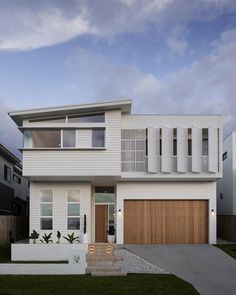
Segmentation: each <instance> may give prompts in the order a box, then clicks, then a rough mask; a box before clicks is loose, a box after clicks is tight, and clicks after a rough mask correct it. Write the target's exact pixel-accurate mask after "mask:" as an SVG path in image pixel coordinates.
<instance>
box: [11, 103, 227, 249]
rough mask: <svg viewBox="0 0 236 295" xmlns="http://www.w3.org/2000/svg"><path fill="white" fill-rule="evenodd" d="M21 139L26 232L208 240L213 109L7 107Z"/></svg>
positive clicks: (215, 163) (215, 167)
mask: <svg viewBox="0 0 236 295" xmlns="http://www.w3.org/2000/svg"><path fill="white" fill-rule="evenodd" d="M9 115H10V116H11V118H12V119H13V120H14V121H15V123H16V124H17V125H18V128H19V129H20V130H21V131H22V133H23V136H24V145H23V148H22V153H23V175H24V176H26V177H27V178H28V179H29V180H30V231H32V230H33V229H35V230H37V231H38V232H40V233H41V234H43V233H48V232H53V236H54V237H55V236H56V232H57V230H59V231H60V232H61V233H62V234H63V235H66V234H67V233H72V232H75V234H78V235H79V236H80V237H81V240H82V238H83V230H84V215H86V223H87V224H86V232H87V236H88V242H106V241H107V230H109V229H110V230H112V229H113V228H115V229H116V242H117V243H118V244H124V243H215V242H216V180H217V179H219V178H221V176H222V167H221V148H222V144H221V142H222V118H221V116H220V115H133V114H131V100H122V101H111V102H101V103H94V104H85V105H74V106H65V107H55V108H44V109H33V110H24V111H15V112H11V113H9Z"/></svg>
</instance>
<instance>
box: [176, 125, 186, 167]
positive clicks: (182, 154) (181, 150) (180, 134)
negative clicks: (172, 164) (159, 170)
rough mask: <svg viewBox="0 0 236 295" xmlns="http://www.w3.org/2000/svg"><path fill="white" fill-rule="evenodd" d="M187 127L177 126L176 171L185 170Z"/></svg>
mask: <svg viewBox="0 0 236 295" xmlns="http://www.w3.org/2000/svg"><path fill="white" fill-rule="evenodd" d="M187 156H188V129H187V128H182V127H177V171H178V172H180V173H186V172H187V169H188V168H187Z"/></svg>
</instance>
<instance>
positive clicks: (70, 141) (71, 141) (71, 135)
mask: <svg viewBox="0 0 236 295" xmlns="http://www.w3.org/2000/svg"><path fill="white" fill-rule="evenodd" d="M63 147H75V130H73V129H64V130H63Z"/></svg>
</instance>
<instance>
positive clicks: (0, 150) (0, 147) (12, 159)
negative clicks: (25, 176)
mask: <svg viewBox="0 0 236 295" xmlns="http://www.w3.org/2000/svg"><path fill="white" fill-rule="evenodd" d="M0 155H2V156H3V157H4V158H5V159H7V160H8V161H10V162H11V163H14V164H16V165H18V166H19V167H21V164H20V160H19V159H18V158H17V157H16V156H14V155H13V154H12V153H11V152H10V151H9V150H8V149H7V148H5V147H4V146H3V145H2V144H0Z"/></svg>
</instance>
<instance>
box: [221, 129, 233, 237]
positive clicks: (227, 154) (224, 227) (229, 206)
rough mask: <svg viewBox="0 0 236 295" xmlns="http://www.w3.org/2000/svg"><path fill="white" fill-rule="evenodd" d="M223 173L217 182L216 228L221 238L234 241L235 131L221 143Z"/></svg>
mask: <svg viewBox="0 0 236 295" xmlns="http://www.w3.org/2000/svg"><path fill="white" fill-rule="evenodd" d="M222 160H223V175H224V178H222V179H221V180H219V181H218V182H217V214H218V219H217V229H218V236H219V237H220V238H222V239H226V240H230V241H236V132H232V134H231V135H230V136H228V137H227V138H226V139H225V140H224V143H223V153H222Z"/></svg>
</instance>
